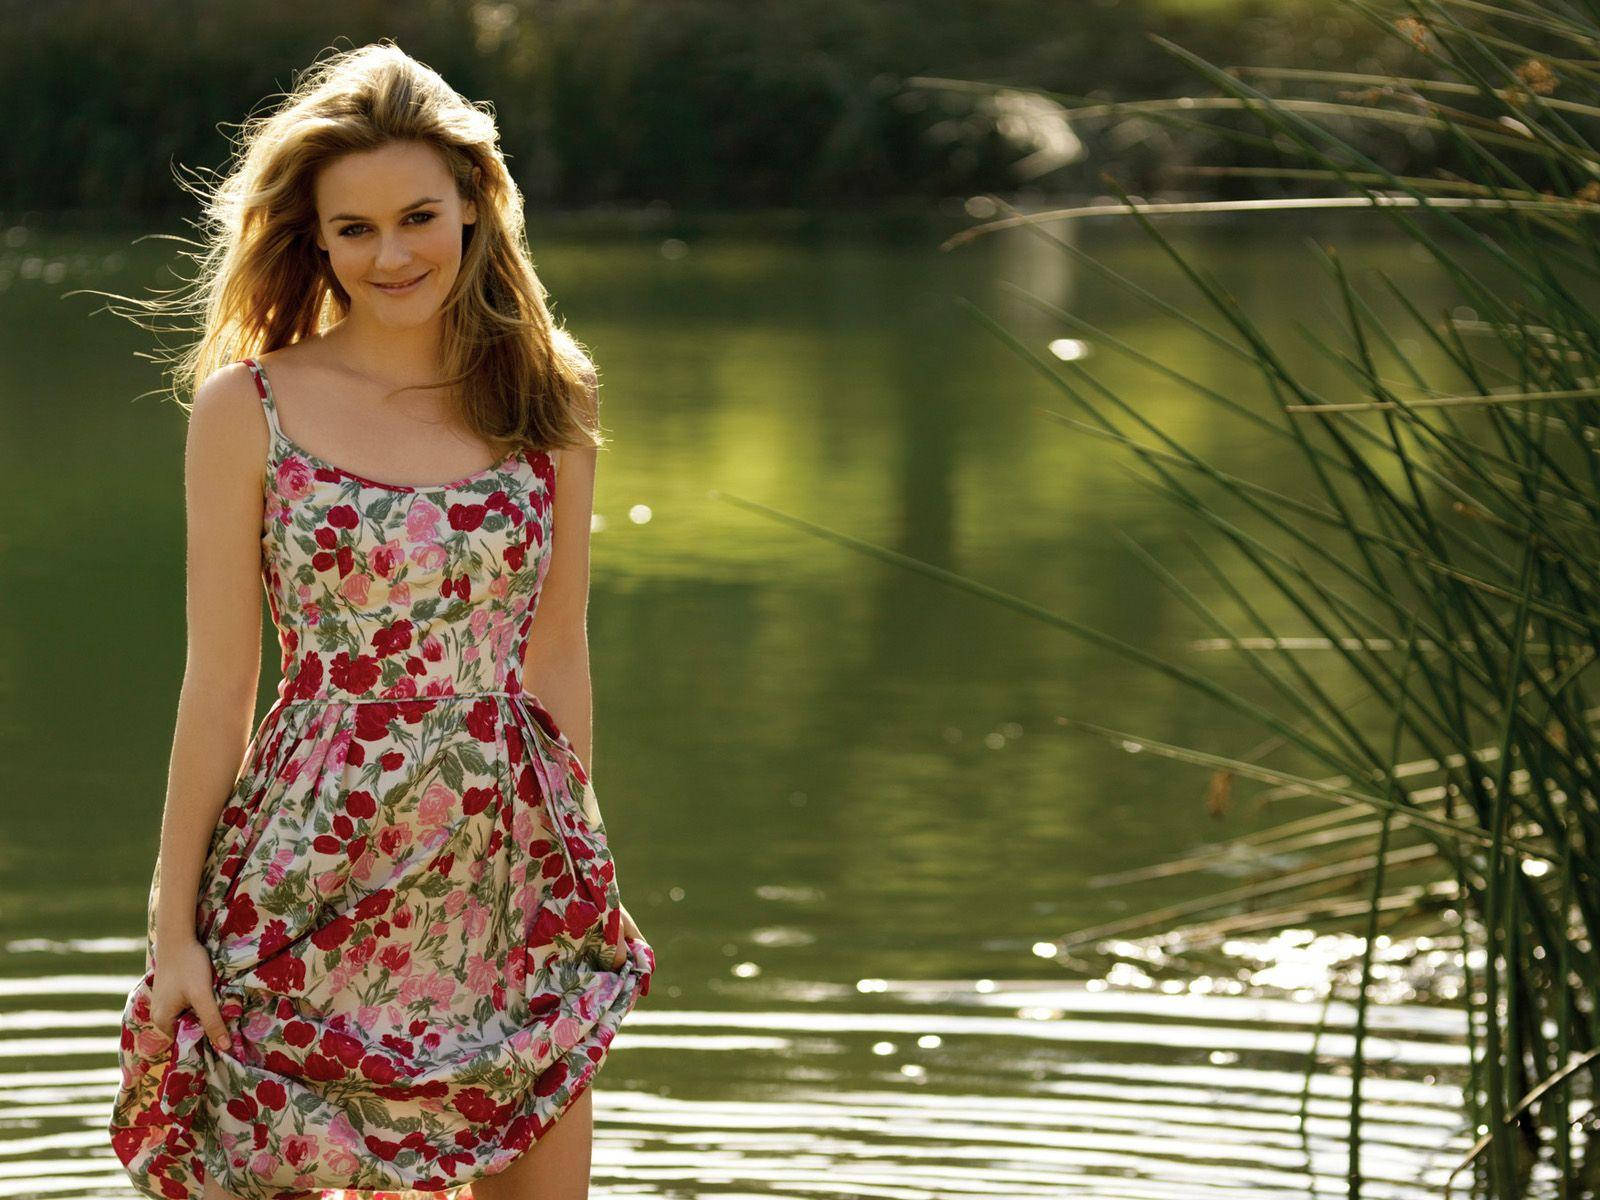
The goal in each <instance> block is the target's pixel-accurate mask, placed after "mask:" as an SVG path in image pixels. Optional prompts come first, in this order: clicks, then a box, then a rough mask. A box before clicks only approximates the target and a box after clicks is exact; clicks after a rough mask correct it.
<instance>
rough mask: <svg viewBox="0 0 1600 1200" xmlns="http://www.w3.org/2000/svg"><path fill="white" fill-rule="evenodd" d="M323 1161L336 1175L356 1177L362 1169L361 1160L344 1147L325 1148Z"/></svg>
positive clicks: (323, 1149)
mask: <svg viewBox="0 0 1600 1200" xmlns="http://www.w3.org/2000/svg"><path fill="white" fill-rule="evenodd" d="M322 1161H323V1162H324V1163H325V1164H327V1167H328V1170H329V1171H331V1172H333V1173H334V1174H335V1175H354V1174H355V1173H356V1172H357V1171H358V1170H360V1169H361V1160H360V1159H359V1158H357V1157H356V1156H355V1155H354V1154H352V1153H351V1152H350V1151H348V1150H346V1149H344V1148H343V1147H342V1146H326V1145H325V1146H323V1148H322Z"/></svg>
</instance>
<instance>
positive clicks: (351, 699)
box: [278, 688, 529, 708]
mask: <svg viewBox="0 0 1600 1200" xmlns="http://www.w3.org/2000/svg"><path fill="white" fill-rule="evenodd" d="M528 694H529V693H528V692H527V691H525V690H523V689H521V688H519V689H517V690H516V691H508V690H506V689H504V688H501V689H498V690H493V691H483V692H441V693H439V694H438V695H434V696H301V697H299V698H297V699H294V700H279V701H278V703H279V704H280V705H282V706H283V707H284V708H290V707H292V706H294V705H296V704H433V703H435V702H437V701H440V700H468V699H471V698H472V697H474V696H527V695H528Z"/></svg>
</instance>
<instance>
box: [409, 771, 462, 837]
mask: <svg viewBox="0 0 1600 1200" xmlns="http://www.w3.org/2000/svg"><path fill="white" fill-rule="evenodd" d="M459 803H460V797H458V796H457V795H456V794H455V793H454V792H452V791H451V790H450V789H449V788H448V787H446V786H445V785H444V784H443V783H441V782H439V781H438V780H437V779H436V780H434V781H433V783H431V784H430V785H429V786H428V790H427V791H426V792H424V793H423V794H422V799H421V800H420V801H418V803H417V820H418V821H420V822H421V823H422V827H423V828H424V829H425V830H428V831H429V832H432V831H434V830H437V829H438V828H439V827H440V826H442V825H443V824H444V823H445V822H446V821H448V820H449V819H450V814H451V813H453V812H454V811H455V810H456V806H457V805H458V804H459Z"/></svg>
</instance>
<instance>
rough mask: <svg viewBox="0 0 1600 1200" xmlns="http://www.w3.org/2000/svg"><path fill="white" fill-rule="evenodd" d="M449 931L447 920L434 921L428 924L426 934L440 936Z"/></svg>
mask: <svg viewBox="0 0 1600 1200" xmlns="http://www.w3.org/2000/svg"><path fill="white" fill-rule="evenodd" d="M449 932H450V922H448V921H435V922H434V923H433V924H432V925H430V926H429V927H428V936H429V937H436V938H442V937H443V936H444V935H445V934H447V933H449Z"/></svg>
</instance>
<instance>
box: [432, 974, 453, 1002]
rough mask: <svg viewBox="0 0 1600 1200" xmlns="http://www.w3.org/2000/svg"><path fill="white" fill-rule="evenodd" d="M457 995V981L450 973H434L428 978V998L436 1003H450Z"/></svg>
mask: <svg viewBox="0 0 1600 1200" xmlns="http://www.w3.org/2000/svg"><path fill="white" fill-rule="evenodd" d="M455 996H456V981H455V980H454V979H451V978H450V976H448V975H434V976H432V977H430V978H429V979H428V998H429V999H430V1000H432V1001H433V1002H434V1003H435V1004H449V1003H450V1001H452V1000H454V999H455Z"/></svg>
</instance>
